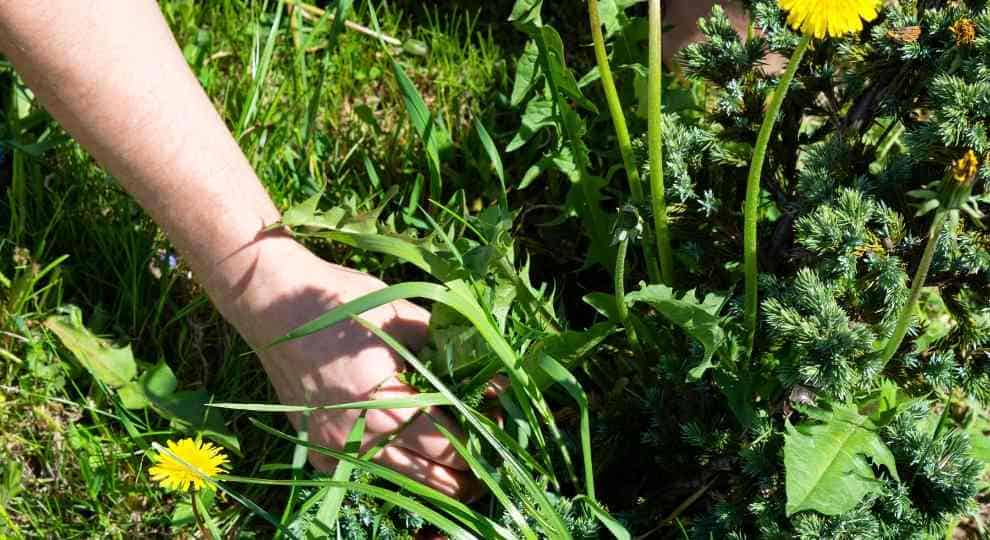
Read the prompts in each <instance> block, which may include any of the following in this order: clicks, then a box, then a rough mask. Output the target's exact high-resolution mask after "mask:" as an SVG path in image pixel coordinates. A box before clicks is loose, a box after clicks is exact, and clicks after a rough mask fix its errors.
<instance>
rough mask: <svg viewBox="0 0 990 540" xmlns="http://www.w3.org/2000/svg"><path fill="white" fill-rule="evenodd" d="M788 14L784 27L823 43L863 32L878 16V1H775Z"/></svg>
mask: <svg viewBox="0 0 990 540" xmlns="http://www.w3.org/2000/svg"><path fill="white" fill-rule="evenodd" d="M778 3H779V4H780V7H781V8H783V9H784V11H787V24H789V25H791V28H794V29H795V30H798V31H800V32H801V33H803V34H805V35H807V36H813V37H815V38H818V39H822V38H824V37H825V36H832V37H837V36H841V35H844V34H848V33H850V32H859V31H860V30H862V29H863V21H864V20H866V21H872V20H873V19H875V18H876V16H877V8H878V7H879V6H880V2H879V0H778Z"/></svg>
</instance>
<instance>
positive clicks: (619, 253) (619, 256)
mask: <svg viewBox="0 0 990 540" xmlns="http://www.w3.org/2000/svg"><path fill="white" fill-rule="evenodd" d="M628 249H629V236H628V235H627V236H626V237H625V238H623V239H622V240H621V241H620V242H619V249H618V250H616V255H615V276H614V277H615V308H616V311H617V312H618V314H619V322H620V323H622V326H625V327H626V335H628V336H629V343H630V344H631V345H632V347H633V349H636V350H639V338H638V337H637V336H636V329H635V328H633V326H632V324H630V323H629V306H627V305H626V283H625V281H626V251H627V250H628Z"/></svg>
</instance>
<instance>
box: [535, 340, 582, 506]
mask: <svg viewBox="0 0 990 540" xmlns="http://www.w3.org/2000/svg"><path fill="white" fill-rule="evenodd" d="M540 367H541V368H543V371H545V372H546V374H547V375H549V376H550V378H551V379H553V381H554V382H555V383H557V384H559V385H560V386H561V387H563V389H564V390H565V391H567V393H568V394H570V395H571V397H572V398H573V399H574V401H576V402H577V404H578V410H579V411H580V414H581V428H580V429H581V459H582V461H583V465H584V489H585V493H587V495H588V498H590V499H591V500H595V471H594V467H593V463H592V461H591V414H590V413H589V411H588V396H586V395H585V393H584V390H583V389H582V388H581V384H580V383H579V382H578V380H577V378H575V377H574V375H573V374H571V372H570V371H567V368H565V367H564V366H562V365H561V364H560V362H557V361H556V360H555V359H553V358H551V357H549V356H547V355H545V354H544V355H541V356H540Z"/></svg>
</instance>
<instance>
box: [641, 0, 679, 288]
mask: <svg viewBox="0 0 990 540" xmlns="http://www.w3.org/2000/svg"><path fill="white" fill-rule="evenodd" d="M662 23H663V18H662V17H661V14H660V0H650V75H649V79H648V81H647V83H648V85H647V94H648V96H649V99H648V108H649V115H648V119H647V121H648V124H649V126H648V128H649V129H648V134H647V135H648V138H649V148H650V194H651V203H652V206H653V228H654V230H655V231H656V237H657V252H659V253H660V271H661V273H662V275H663V282H664V283H665V284H666V285H671V286H673V284H674V256H673V251H672V250H671V247H670V228H669V227H668V225H667V201H666V200H664V192H663V94H662V92H663V56H662V51H663V49H662V41H661V39H662V38H661V34H662V33H663V26H662Z"/></svg>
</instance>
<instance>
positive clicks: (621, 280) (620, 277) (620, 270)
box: [592, 0, 639, 350]
mask: <svg viewBox="0 0 990 540" xmlns="http://www.w3.org/2000/svg"><path fill="white" fill-rule="evenodd" d="M592 1H594V0H592ZM629 238H630V235H626V237H625V238H623V239H622V240H620V241H619V249H617V250H616V255H615V275H614V277H615V307H616V311H617V312H618V315H619V322H620V323H622V325H623V326H625V327H626V335H627V336H629V343H630V344H631V345H632V347H633V349H636V350H639V338H638V337H637V336H636V329H635V328H633V326H632V324H630V323H629V306H627V305H626V284H625V281H626V251H627V250H628V249H629Z"/></svg>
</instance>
